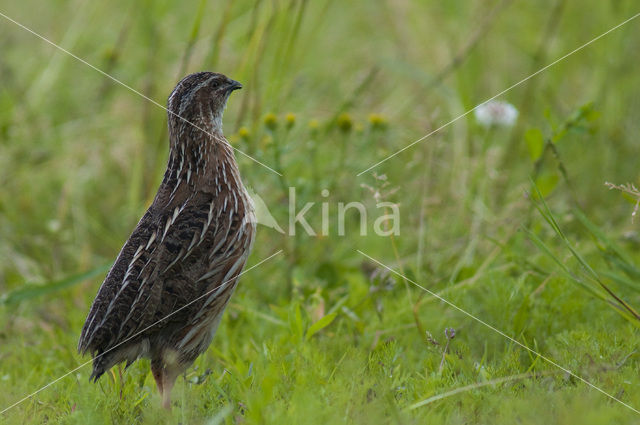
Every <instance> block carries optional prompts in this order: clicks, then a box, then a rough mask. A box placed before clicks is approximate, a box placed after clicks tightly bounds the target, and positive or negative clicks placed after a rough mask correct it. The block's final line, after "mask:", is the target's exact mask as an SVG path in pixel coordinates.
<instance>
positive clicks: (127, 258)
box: [78, 210, 152, 354]
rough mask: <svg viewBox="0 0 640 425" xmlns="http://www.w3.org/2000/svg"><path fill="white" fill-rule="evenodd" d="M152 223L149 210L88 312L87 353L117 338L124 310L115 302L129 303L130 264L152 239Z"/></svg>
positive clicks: (82, 343)
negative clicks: (119, 318) (119, 322)
mask: <svg viewBox="0 0 640 425" xmlns="http://www.w3.org/2000/svg"><path fill="white" fill-rule="evenodd" d="M151 222H152V214H151V211H150V210H148V211H147V212H146V213H145V215H144V216H143V217H142V218H141V219H140V222H139V223H138V225H137V226H136V228H135V229H134V230H133V232H132V233H131V236H130V237H129V239H128V240H127V242H126V243H125V245H124V246H123V247H122V249H121V250H120V253H119V254H118V257H117V258H116V261H115V262H114V264H113V266H112V267H111V270H109V273H108V274H107V277H106V278H105V280H104V282H103V283H102V285H101V286H100V289H99V290H98V294H97V295H96V297H95V299H94V301H93V304H92V305H91V309H90V310H89V314H88V315H87V320H86V321H85V323H84V326H83V327H82V332H81V335H80V340H79V342H78V351H79V352H80V353H82V354H84V353H85V352H86V351H88V350H89V351H91V352H95V351H97V350H98V349H100V348H104V347H106V346H109V345H111V341H112V340H113V339H115V337H116V335H117V329H115V326H113V325H112V322H114V321H116V320H117V316H118V314H120V315H122V314H123V313H124V312H122V311H118V309H117V308H115V307H116V304H115V303H114V301H115V300H116V299H118V303H117V305H120V307H121V308H123V307H124V306H125V305H126V304H127V299H125V298H123V295H124V294H127V295H130V294H129V293H128V291H125V289H126V286H127V285H128V284H129V282H130V281H131V276H132V271H131V270H130V265H131V264H132V263H135V260H134V257H136V256H137V255H138V254H139V253H138V251H137V249H138V247H139V245H141V244H142V243H146V241H148V240H149V236H150V235H151V233H152V229H151V227H150V226H151Z"/></svg>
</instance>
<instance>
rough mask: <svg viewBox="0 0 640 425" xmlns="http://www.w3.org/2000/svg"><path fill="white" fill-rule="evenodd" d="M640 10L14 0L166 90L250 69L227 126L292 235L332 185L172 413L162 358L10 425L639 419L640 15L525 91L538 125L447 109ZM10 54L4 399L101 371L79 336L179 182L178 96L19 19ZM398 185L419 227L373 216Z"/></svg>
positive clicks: (249, 292) (303, 1) (2, 37)
mask: <svg viewBox="0 0 640 425" xmlns="http://www.w3.org/2000/svg"><path fill="white" fill-rule="evenodd" d="M639 11H640V10H639V9H638V4H637V3H636V2H634V1H631V0H619V1H607V2H605V1H599V0H585V1H580V2H578V1H571V0H541V1H537V2H526V1H512V0H500V1H497V0H492V1H483V0H482V1H481V0H473V1H463V0H453V1H446V2H438V1H425V2H420V1H410V0H386V1H376V2H374V1H367V0H356V1H352V2H338V1H332V0H319V1H307V0H255V1H249V0H241V1H232V0H222V1H207V0H187V1H183V2H173V1H168V0H161V1H149V0H145V1H141V2H127V1H122V0H118V1H115V2H108V3H107V2H88V1H80V0H71V1H54V2H44V3H43V2H36V1H35V0H23V1H20V2H17V1H9V2H5V4H4V5H3V6H2V7H1V8H0V12H2V13H3V14H5V15H7V16H8V17H11V18H12V19H15V20H16V21H18V22H20V23H22V24H24V25H26V26H27V27H29V28H31V29H33V30H34V31H36V32H38V33H40V34H42V35H43V36H45V37H47V38H48V39H50V40H51V41H53V42H55V43H58V44H60V45H61V46H62V47H64V48H65V49H68V50H69V51H70V52H72V53H73V54H75V55H77V56H78V57H80V58H82V59H84V60H86V61H87V62H89V63H90V64H92V65H95V66H96V67H97V68H99V69H101V70H104V72H107V73H109V74H110V75H112V76H113V77H115V78H117V79H118V80H121V81H122V82H124V83H126V84H127V85H129V86H130V87H132V88H134V89H135V90H138V91H139V92H140V93H141V94H143V95H144V96H146V97H148V98H150V99H153V100H154V101H157V102H158V103H160V104H164V103H165V100H166V98H167V96H168V94H169V92H170V90H171V89H172V88H173V86H174V85H175V83H176V82H177V81H178V80H179V79H180V78H181V77H182V76H184V75H185V74H187V73H189V72H195V71H199V70H213V71H218V72H222V73H224V74H226V75H229V76H230V77H232V78H234V79H236V80H238V81H240V82H242V83H243V84H244V89H243V90H241V91H239V92H236V93H234V94H233V96H232V97H231V99H230V102H229V106H228V108H227V110H226V113H225V118H224V128H225V134H226V135H227V137H228V138H229V139H230V140H231V142H232V143H233V145H234V147H235V148H237V149H239V150H241V151H242V152H245V153H246V154H248V155H250V156H252V157H254V158H255V159H257V160H258V161H260V162H262V163H264V164H266V165H268V166H269V167H271V168H273V169H275V170H277V171H279V172H280V173H281V175H278V174H275V173H273V172H272V171H270V170H269V169H267V168H265V167H263V166H261V165H259V164H257V163H256V162H254V161H252V160H251V159H249V158H248V157H246V156H244V155H242V154H238V155H237V158H238V161H239V163H240V168H241V172H242V175H243V180H244V181H245V184H247V185H248V186H250V187H251V188H252V190H253V191H255V193H257V194H258V195H259V196H260V198H261V199H262V200H264V203H265V205H266V206H267V207H268V209H269V211H270V213H271V214H272V215H273V218H274V219H275V220H276V222H278V223H280V225H281V226H282V227H283V228H288V223H289V219H290V217H289V188H290V187H295V188H296V196H297V199H296V204H297V205H298V210H299V209H300V208H301V207H302V206H303V205H304V204H305V203H307V202H315V203H316V204H315V205H314V207H313V208H312V209H311V210H310V212H309V213H308V214H307V215H306V218H307V221H308V222H309V225H310V226H311V227H312V228H313V229H315V231H316V235H315V236H311V235H309V234H307V232H304V231H302V229H301V228H300V227H297V230H298V231H297V232H296V234H295V235H289V234H288V233H289V232H285V234H282V233H280V232H278V231H276V230H275V229H273V228H268V227H264V226H260V227H259V228H258V234H257V240H256V243H255V247H254V250H253V253H252V255H251V258H250V260H249V267H251V265H254V264H257V263H259V262H260V261H262V260H264V259H265V258H267V257H269V256H270V255H271V254H273V253H275V252H277V251H278V250H282V253H280V254H278V255H276V256H274V257H273V258H272V259H270V260H268V261H266V262H265V263H263V264H261V265H259V266H258V267H256V268H255V269H252V270H250V271H248V272H247V273H246V274H245V275H243V277H242V280H241V283H240V285H239V287H238V289H237V291H236V293H235V295H234V297H233V298H232V301H231V304H230V305H229V307H228V309H227V311H226V313H225V316H224V319H223V320H222V324H221V326H220V328H219V330H218V334H217V335H216V337H215V339H214V342H213V344H212V346H211V348H210V349H209V350H208V351H207V352H206V353H205V354H204V355H202V356H201V357H200V358H199V359H198V360H197V361H196V363H195V365H194V367H192V368H191V369H190V370H189V372H188V373H187V375H186V376H185V377H184V379H183V378H180V379H179V380H178V382H177V383H176V388H175V390H174V399H175V400H174V407H173V409H172V411H171V412H167V411H165V410H163V409H162V408H161V406H160V399H159V397H158V394H157V391H156V389H155V384H154V381H153V378H152V376H151V374H150V373H149V372H148V371H149V364H148V362H147V361H145V360H143V361H140V362H137V363H136V364H135V365H133V366H132V367H130V368H129V369H127V370H126V371H125V370H124V369H123V368H114V369H113V370H112V371H111V372H110V373H109V374H107V375H105V376H104V377H103V378H102V379H101V380H100V381H99V382H98V383H97V384H93V383H89V382H88V377H89V374H90V367H89V366H88V365H87V366H85V367H81V368H79V369H77V370H75V371H73V372H72V373H71V374H69V375H68V376H66V377H64V378H63V379H60V380H59V381H57V382H55V383H53V384H52V385H51V386H49V387H47V388H45V389H43V390H42V391H40V392H39V393H37V394H36V395H34V396H33V397H31V398H29V399H26V400H25V401H23V402H22V403H20V404H18V405H16V406H14V407H12V408H11V409H9V410H7V411H6V412H4V413H2V414H0V422H2V423H9V424H22V423H61V424H88V423H91V424H101V423H104V424H110V423H117V424H120V423H122V424H125V423H126V424H131V423H136V424H137V423H140V424H157V423H167V424H169V423H183V424H235V423H238V424H262V423H274V424H275V423H278V424H283V423H291V424H299V423H305V424H314V423H317V424H327V423H358V424H378V423H380V424H395V423H401V424H411V423H415V424H423V423H429V424H439V423H442V424H471V423H482V424H500V423H505V424H513V423H518V424H550V423H564V424H573V423H576V424H612V423H616V424H625V423H637V422H638V421H640V419H639V416H638V415H639V413H638V412H637V411H634V410H633V409H638V410H640V374H639V371H640V370H639V369H640V354H639V352H638V350H639V346H640V335H639V333H638V325H639V324H640V317H639V316H638V313H637V312H636V311H638V309H640V251H639V248H640V235H639V234H638V229H639V227H638V226H640V222H639V221H640V219H639V218H637V217H636V219H635V220H632V213H633V212H634V205H635V203H636V202H637V190H636V191H635V194H634V191H633V188H632V187H631V186H629V187H627V189H629V190H627V191H621V190H610V189H609V187H607V186H606V185H605V183H606V182H610V183H613V184H616V185H620V184H627V183H628V184H635V185H636V186H637V185H638V183H639V180H638V178H639V174H638V162H637V160H638V152H639V151H638V140H637V139H638V134H640V119H638V117H639V112H638V110H639V108H638V106H639V104H638V99H640V95H639V87H640V74H639V73H638V72H637V59H638V56H637V46H638V44H639V43H640V32H639V31H638V28H639V26H640V18H638V20H634V21H631V22H629V23H627V24H626V25H624V26H622V27H620V28H619V29H617V30H615V31H613V32H611V33H610V34H608V35H606V36H604V37H602V38H601V39H599V40H597V41H595V42H594V43H593V44H591V45H589V46H587V47H585V48H584V49H582V50H580V51H578V52H576V53H575V54H573V55H571V56H569V57H567V58H566V59H564V60H562V61H561V62H559V63H557V64H555V65H554V66H553V67H550V68H548V69H546V70H545V71H544V72H542V73H540V74H538V75H536V76H534V77H533V78H531V79H529V80H528V81H526V82H523V83H522V84H520V85H518V86H517V87H515V88H513V89H512V90H510V91H508V92H506V93H505V94H504V95H502V96H500V100H504V101H508V102H510V103H511V104H513V105H514V106H515V108H516V109H517V110H518V112H519V115H518V118H517V121H516V122H515V124H514V125H512V126H498V125H489V126H487V125H482V124H481V123H479V122H478V121H477V120H476V119H475V118H474V114H473V113H469V114H467V115H465V116H463V117H461V118H459V119H457V120H456V121H455V122H452V123H451V124H450V125H447V126H446V127H443V126H444V125H445V124H447V123H449V122H450V121H452V120H454V119H456V118H457V117H459V116H460V115H461V114H464V113H465V112H467V111H469V110H470V109H472V108H473V107H475V106H476V105H478V104H480V103H482V102H483V101H485V100H487V99H488V98H491V97H493V96H494V95H496V94H497V93H499V92H501V91H503V90H504V89H506V88H508V87H510V86H512V85H513V84H515V83H517V82H519V81H520V80H522V79H523V78H525V77H526V76H528V75H530V74H532V73H534V72H535V71H537V70H539V69H540V68H542V67H543V66H545V65H547V64H549V63H551V62H553V61H554V60H556V59H557V58H560V57H561V56H563V55H565V54H566V53H569V52H571V51H572V50H574V49H575V48H577V47H579V46H581V45H582V44H584V43H586V42H588V41H589V40H591V39H593V38H594V37H596V36H598V35H600V34H602V33H604V32H605V31H607V30H609V29H610V28H612V27H614V26H615V25H618V24H619V23H621V22H623V21H624V20H626V19H628V18H629V17H631V16H633V15H634V14H636V13H638V12H639ZM0 51H1V52H2V54H1V55H0V81H2V83H1V84H0V185H1V187H2V189H1V190H0V258H1V259H2V261H0V389H1V390H0V410H4V409H5V408H6V407H9V406H11V405H12V404H14V403H15V402H17V401H19V400H20V399H22V398H23V397H25V396H26V395H28V394H31V393H32V392H33V391H36V390H37V389H39V388H41V387H43V386H45V385H47V384H48V383H50V382H51V381H53V380H55V379H56V378H58V377H61V376H63V375H64V374H66V373H67V372H69V371H71V370H74V369H75V368H77V367H78V366H80V365H82V364H83V363H84V362H86V361H88V360H89V359H88V358H81V357H80V356H79V355H78V354H77V353H76V344H77V340H78V337H79V333H80V329H81V327H82V323H83V321H84V319H85V317H86V314H87V312H88V309H89V306H90V303H91V301H92V299H93V297H94V296H95V293H96V291H97V289H98V286H99V284H100V283H101V281H102V279H103V278H104V275H105V273H106V271H107V270H108V267H109V266H110V264H111V263H112V262H113V260H114V259H115V257H116V255H117V253H118V250H119V249H120V247H121V246H122V243H123V242H124V241H125V240H126V238H127V237H128V235H129V232H130V231H131V230H132V229H133V227H134V226H135V224H136V223H137V220H138V219H139V217H140V216H141V215H142V213H143V212H144V210H145V208H146V207H147V206H148V205H149V203H150V202H151V200H152V197H153V196H154V194H155V191H156V189H157V187H158V185H159V182H160V180H161V178H162V175H163V172H164V169H165V166H166V161H167V154H168V140H167V129H166V112H165V111H164V110H162V109H161V108H159V107H158V106H157V105H154V104H153V103H151V102H149V101H148V100H145V99H144V98H143V97H141V96H139V95H138V94H136V93H134V92H132V91H131V90H128V89H127V88H125V87H123V86H122V85H119V84H117V83H115V82H114V81H112V80H110V79H108V78H106V77H105V76H104V75H102V74H100V73H99V72H96V71H95V70H93V69H91V68H90V67H88V66H87V65H85V64H83V63H81V62H79V61H78V60H76V59H74V58H73V57H71V56H69V55H67V54H65V53H63V52H61V51H59V50H56V49H55V48H54V47H52V46H51V45H50V44H47V43H46V42H45V41H43V40H41V39H39V38H37V37H36V36H34V35H33V34H30V33H29V32H27V31H25V30H24V29H22V28H20V27H19V26H17V25H16V24H14V23H12V22H10V21H9V20H7V19H6V18H2V17H0ZM441 127H443V128H441ZM436 129H439V130H438V131H437V132H434V130H436ZM429 133H433V134H431V135H430V136H429V137H428V138H426V139H425V140H423V141H421V142H419V143H416V144H415V145H413V146H412V147H410V148H408V149H406V150H404V151H403V152H401V153H399V154H398V155H396V156H394V157H392V158H390V159H389V160H387V161H385V162H383V163H381V164H379V165H378V166H376V167H375V168H373V169H369V170H367V169H368V168H369V167H371V166H372V165H374V164H376V163H377V162H378V161H380V160H382V159H384V158H385V157H387V156H389V155H391V154H393V153H395V152H396V151H398V150H399V149H401V148H403V147H405V146H407V145H409V144H410V143H412V142H414V141H415V140H417V139H419V138H421V137H422V136H424V135H426V134H429ZM364 170H367V171H366V172H365V173H362V174H360V175H358V174H359V173H361V172H362V171H364ZM623 189H624V188H623ZM323 191H326V192H324V194H323ZM354 201H359V202H362V203H363V204H364V205H365V206H366V207H367V211H368V213H369V216H368V221H367V226H368V229H369V231H368V232H367V234H366V235H364V236H363V235H360V231H359V225H360V223H359V218H358V214H357V211H355V210H352V211H349V212H348V213H347V215H346V217H347V222H346V223H345V234H344V235H340V234H339V231H338V230H339V229H338V226H337V222H335V221H331V222H330V223H329V227H328V234H326V235H325V234H323V233H324V232H322V231H321V229H322V222H321V221H322V220H321V203H323V202H325V203H326V204H327V207H328V208H329V216H330V217H332V218H333V217H335V215H336V214H337V205H338V203H339V202H343V203H348V202H354ZM382 201H384V202H391V203H393V204H395V205H397V206H398V209H399V211H400V232H399V234H398V235H390V236H380V235H377V234H376V233H375V232H374V231H372V229H373V222H374V220H375V219H376V218H377V217H380V215H382V211H381V210H379V209H376V204H377V203H379V202H382ZM376 261H378V262H379V263H378V262H376ZM380 263H381V264H384V265H386V266H388V267H389V268H391V269H392V270H393V271H390V270H389V269H387V268H385V267H384V266H382V265H381V264H380ZM418 285H419V286H422V287H423V288H420V287H418ZM433 293H435V294H437V295H438V296H440V297H442V298H444V299H445V300H447V301H448V302H450V303H452V304H454V305H455V306H457V307H459V308H460V309H462V310H464V311H465V312H467V313H469V314H465V313H464V312H462V311H461V310H460V309H456V308H454V307H452V306H451V305H450V304H447V303H446V302H444V301H442V300H441V299H438V298H436V297H434V296H433ZM471 316H474V317H475V318H474V317H471ZM477 319H479V320H480V321H482V322H484V324H483V323H481V322H480V321H479V320H477ZM486 325H490V327H493V328H495V329H491V328H490V327H488V326H486ZM496 329H497V330H499V331H501V332H503V333H504V334H505V335H507V336H509V337H511V338H513V340H510V339H508V338H505V337H504V336H503V335H501V334H499V333H498V332H496ZM514 340H515V341H517V342H519V343H520V344H522V345H525V346H527V347H529V348H530V349H531V350H533V351H527V350H526V349H524V348H522V346H520V345H518V344H517V343H516V342H514ZM536 353H539V354H536ZM542 356H544V358H543V357H542ZM545 358H546V359H548V360H552V361H553V362H555V363H557V365H560V366H562V367H563V368H564V369H566V370H562V369H560V368H558V367H556V366H554V365H553V364H551V363H550V362H548V361H547V360H545ZM567 370H568V371H571V372H572V373H573V374H575V375H576V376H579V377H580V378H582V379H584V380H586V381H588V382H589V383H591V384H593V385H594V386H597V387H598V388H600V389H601V390H602V391H604V392H606V393H608V394H610V395H611V396H613V397H615V398H616V399H618V400H620V401H622V402H624V403H626V404H627V405H628V406H625V405H623V404H621V403H619V402H617V401H615V400H613V399H612V398H610V397H608V396H607V395H605V394H603V393H602V392H599V391H598V390H597V389H594V388H592V387H591V386H589V385H587V384H586V383H584V382H583V381H581V380H580V379H579V378H577V377H576V376H573V375H571V374H569V373H567ZM629 406H631V408H630V407H629Z"/></svg>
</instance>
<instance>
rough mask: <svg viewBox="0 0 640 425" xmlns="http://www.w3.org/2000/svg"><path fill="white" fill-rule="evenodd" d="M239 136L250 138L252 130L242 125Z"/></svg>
mask: <svg viewBox="0 0 640 425" xmlns="http://www.w3.org/2000/svg"><path fill="white" fill-rule="evenodd" d="M238 136H240V137H242V138H243V139H248V138H249V137H250V136H251V132H250V131H249V129H248V128H247V127H240V129H239V130H238Z"/></svg>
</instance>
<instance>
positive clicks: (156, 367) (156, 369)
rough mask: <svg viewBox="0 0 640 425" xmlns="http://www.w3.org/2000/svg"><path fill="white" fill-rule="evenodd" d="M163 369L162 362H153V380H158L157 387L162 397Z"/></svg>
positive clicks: (157, 360) (154, 360)
mask: <svg viewBox="0 0 640 425" xmlns="http://www.w3.org/2000/svg"><path fill="white" fill-rule="evenodd" d="M162 369H163V367H162V360H160V359H153V360H151V373H152V374H153V379H155V380H156V385H157V386H158V392H159V393H160V395H162Z"/></svg>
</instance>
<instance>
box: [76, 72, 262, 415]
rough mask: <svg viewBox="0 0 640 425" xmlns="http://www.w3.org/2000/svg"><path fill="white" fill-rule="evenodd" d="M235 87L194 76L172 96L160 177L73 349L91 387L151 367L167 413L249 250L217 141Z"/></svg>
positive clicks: (230, 165) (229, 162)
mask: <svg viewBox="0 0 640 425" xmlns="http://www.w3.org/2000/svg"><path fill="white" fill-rule="evenodd" d="M241 87H242V86H241V85H240V83H238V82H236V81H233V80H231V79H229V78H227V77H225V76H224V75H222V74H216V73H211V72H200V73H196V74H191V75H189V76H187V77H185V78H184V79H183V80H182V81H180V82H179V83H178V85H177V86H176V88H175V89H174V90H173V92H172V93H171V96H169V100H168V104H167V109H168V112H169V113H168V120H169V139H170V153H169V163H168V166H167V171H166V172H165V175H164V179H163V181H162V183H161V185H160V188H159V189H158V193H157V194H156V196H155V199H154V200H153V203H152V204H151V206H150V207H149V209H148V210H147V212H146V213H145V214H144V216H143V217H142V219H141V220H140V222H139V223H138V225H137V226H136V228H135V229H134V231H133V233H132V234H131V236H130V237H129V239H128V240H127V242H126V243H125V245H124V247H123V248H122V250H121V251H120V254H119V255H118V258H117V259H116V261H115V263H114V265H113V267H112V268H111V270H110V271H109V273H108V274H107V277H106V279H105V280H104V282H103V283H102V286H101V287H100V289H99V291H98V294H97V295H96V298H95V300H94V302H93V305H92V306H91V310H90V312H89V315H88V317H87V320H86V322H85V324H84V327H83V329H82V335H81V336H80V341H79V343H78V351H79V352H80V353H82V354H84V353H86V352H89V353H91V354H92V355H93V356H94V360H93V373H92V374H91V378H93V379H94V380H97V379H98V378H99V377H100V376H101V375H102V374H103V373H104V372H106V371H107V370H108V369H109V368H111V367H112V366H113V365H115V364H118V363H120V362H123V361H126V362H127V366H128V365H130V364H131V363H132V362H134V361H135V360H136V359H137V358H139V357H147V358H150V359H151V371H152V373H153V376H154V378H155V380H156V384H157V386H158V390H159V391H160V393H161V394H162V396H163V404H164V405H165V407H167V408H168V407H169V406H170V392H171V388H172V387H173V384H174V382H175V380H176V378H177V376H178V375H180V374H181V373H182V372H184V371H185V370H186V369H187V368H188V367H189V366H190V365H191V364H192V363H193V361H194V360H195V359H196V358H197V357H198V356H199V355H200V354H201V353H203V352H204V351H205V350H206V349H207V347H208V346H209V344H210V343H211V339H212V338H213V335H214V333H215V331H216V328H217V326H218V323H219V321H220V317H221V315H222V312H223V310H224V308H225V306H226V305H227V302H228V301H229V298H230V297H231V294H232V293H233V291H234V289H235V286H236V284H237V278H238V275H239V274H240V272H241V271H242V268H243V267H244V265H245V262H246V260H247V257H248V256H249V251H250V250H251V245H252V242H253V236H254V233H255V218H254V214H253V206H252V202H251V199H250V197H249V195H248V194H247V192H246V190H245V188H244V186H243V185H242V182H241V180H240V174H239V171H238V166H237V164H236V161H235V158H234V155H233V150H232V148H231V146H230V145H229V143H228V142H227V140H226V139H225V138H224V136H223V134H222V112H223V110H224V108H225V105H226V102H227V99H228V97H229V95H230V93H231V92H232V91H233V90H236V89H239V88H241Z"/></svg>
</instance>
